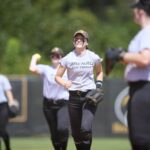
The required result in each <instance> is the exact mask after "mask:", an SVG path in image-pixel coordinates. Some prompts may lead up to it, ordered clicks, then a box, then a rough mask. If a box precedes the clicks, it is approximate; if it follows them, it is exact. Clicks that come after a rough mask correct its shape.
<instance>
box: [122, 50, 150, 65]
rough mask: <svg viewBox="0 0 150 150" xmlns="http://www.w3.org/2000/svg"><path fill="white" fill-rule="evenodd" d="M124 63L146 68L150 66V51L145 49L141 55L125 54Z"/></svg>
mask: <svg viewBox="0 0 150 150" xmlns="http://www.w3.org/2000/svg"><path fill="white" fill-rule="evenodd" d="M123 62H124V63H126V64H128V63H134V64H136V65H137V66H139V67H145V66H147V65H149V64H150V49H144V50H142V51H140V52H139V53H125V54H124V56H123Z"/></svg>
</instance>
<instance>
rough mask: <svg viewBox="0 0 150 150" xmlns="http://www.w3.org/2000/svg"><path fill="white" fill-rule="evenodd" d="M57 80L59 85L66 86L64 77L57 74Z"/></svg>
mask: <svg viewBox="0 0 150 150" xmlns="http://www.w3.org/2000/svg"><path fill="white" fill-rule="evenodd" d="M55 81H56V82H57V83H58V84H59V85H61V86H63V87H65V84H66V82H65V81H64V80H63V79H62V77H60V76H57V75H56V77H55Z"/></svg>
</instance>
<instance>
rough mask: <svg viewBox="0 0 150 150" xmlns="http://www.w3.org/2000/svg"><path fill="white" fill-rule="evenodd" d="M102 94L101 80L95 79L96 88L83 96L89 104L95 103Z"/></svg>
mask: <svg viewBox="0 0 150 150" xmlns="http://www.w3.org/2000/svg"><path fill="white" fill-rule="evenodd" d="M103 96H104V91H103V89H102V81H96V89H93V90H91V91H89V92H88V93H87V95H86V96H85V97H86V100H87V102H88V103H89V104H93V105H97V104H98V103H99V102H101V101H102V100H103Z"/></svg>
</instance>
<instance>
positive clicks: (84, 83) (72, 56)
mask: <svg viewBox="0 0 150 150" xmlns="http://www.w3.org/2000/svg"><path fill="white" fill-rule="evenodd" d="M88 39H89V38H88V33H87V32H86V31H84V30H79V31H77V32H75V34H74V37H73V44H74V49H73V51H71V52H70V53H69V54H68V55H66V56H65V57H64V58H63V59H62V60H61V62H60V66H59V68H58V71H57V74H56V77H55V80H56V81H57V82H58V83H59V84H60V85H62V86H63V87H65V88H67V89H69V94H70V96H69V115H70V122H71V129H72V136H73V138H74V141H75V145H76V149H77V150H90V148H91V143H92V123H93V120H94V115H95V112H96V108H97V105H96V106H95V105H92V104H89V103H87V102H86V98H85V96H86V94H87V93H88V91H90V90H92V89H95V88H96V85H95V81H94V74H93V71H94V68H95V69H96V79H97V80H98V81H99V82H97V83H100V84H99V85H100V86H101V85H102V80H103V71H102V65H101V61H102V59H101V58H100V57H99V56H98V55H96V54H95V53H94V52H92V51H90V50H89V49H88V47H87V46H88ZM66 70H67V74H68V79H69V80H68V81H64V80H63V79H62V75H63V74H64V72H65V71H66Z"/></svg>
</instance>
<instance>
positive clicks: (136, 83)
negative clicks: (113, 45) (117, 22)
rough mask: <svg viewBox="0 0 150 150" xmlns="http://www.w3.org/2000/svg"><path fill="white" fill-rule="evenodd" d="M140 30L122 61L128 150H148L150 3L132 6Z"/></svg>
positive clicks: (149, 146) (142, 1) (149, 127)
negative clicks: (123, 66)
mask: <svg viewBox="0 0 150 150" xmlns="http://www.w3.org/2000/svg"><path fill="white" fill-rule="evenodd" d="M132 9H133V14H134V21H135V22H136V23H137V24H138V25H139V26H140V27H141V30H140V31H139V32H138V33H137V34H136V35H135V37H134V38H133V39H132V40H131V42H130V44H129V47H128V52H127V53H125V54H124V55H123V57H122V60H123V62H124V63H125V64H127V66H126V70H125V79H126V80H127V82H128V83H129V87H130V90H129V95H130V100H129V103H128V127H129V138H130V141H131V145H132V150H150V0H147V1H146V0H141V1H138V2H137V3H135V4H133V5H132Z"/></svg>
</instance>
